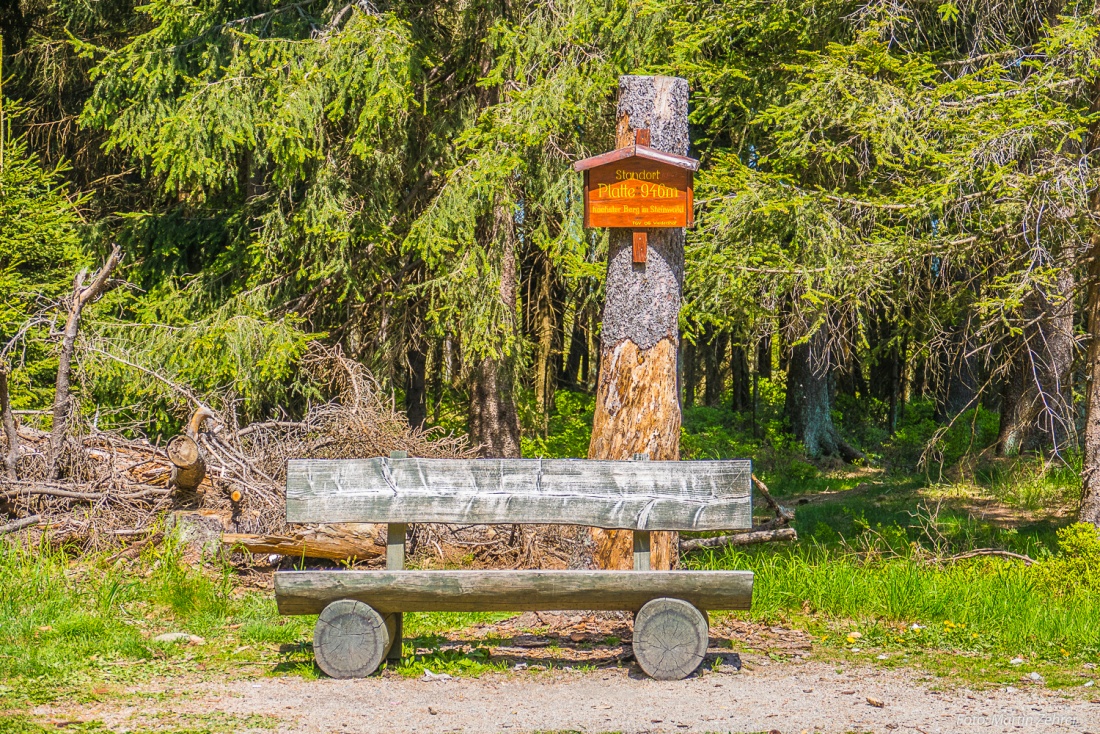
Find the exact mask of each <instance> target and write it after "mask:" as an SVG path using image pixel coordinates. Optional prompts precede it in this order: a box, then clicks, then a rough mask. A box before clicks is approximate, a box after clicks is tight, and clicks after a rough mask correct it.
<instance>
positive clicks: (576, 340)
mask: <svg viewBox="0 0 1100 734" xmlns="http://www.w3.org/2000/svg"><path fill="white" fill-rule="evenodd" d="M583 297H584V294H583V293H578V295H577V298H578V300H579V299H581V298H583ZM582 358H583V359H585V360H586V359H587V358H588V303H587V301H583V302H582V303H581V304H580V305H579V306H578V307H577V309H576V311H575V312H574V313H573V328H572V329H571V330H570V333H569V355H568V356H567V357H566V360H565V368H564V369H563V370H562V376H561V382H562V385H564V386H568V387H571V388H574V389H575V388H583V387H586V385H584V384H583V383H585V382H587V375H583V376H582V372H581V363H582ZM586 368H587V365H586Z"/></svg>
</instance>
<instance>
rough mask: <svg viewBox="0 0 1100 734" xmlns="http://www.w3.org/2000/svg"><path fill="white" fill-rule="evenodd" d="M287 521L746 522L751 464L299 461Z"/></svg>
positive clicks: (685, 526) (697, 525) (671, 526)
mask: <svg viewBox="0 0 1100 734" xmlns="http://www.w3.org/2000/svg"><path fill="white" fill-rule="evenodd" d="M286 494H287V502H286V508H287V509H286V514H287V521H288V522H292V523H293V522H296V523H335V522H367V523H410V522H438V523H453V524H470V525H473V524H491V523H500V524H507V523H517V524H525V523H536V524H547V525H553V524H557V525H591V526H595V527H601V528H621V529H631V530H736V529H746V528H750V527H752V462H751V461H748V460H733V461H586V460H577V459H387V458H377V459H298V460H292V461H290V462H289V463H288V465H287V493H286Z"/></svg>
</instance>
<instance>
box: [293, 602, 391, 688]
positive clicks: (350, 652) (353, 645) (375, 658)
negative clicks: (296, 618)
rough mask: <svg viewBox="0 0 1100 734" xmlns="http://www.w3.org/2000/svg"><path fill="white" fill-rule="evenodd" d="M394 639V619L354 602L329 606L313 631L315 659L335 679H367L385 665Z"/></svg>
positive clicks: (333, 603) (335, 603) (322, 613)
mask: <svg viewBox="0 0 1100 734" xmlns="http://www.w3.org/2000/svg"><path fill="white" fill-rule="evenodd" d="M393 640H394V619H393V616H392V615H388V616H383V615H381V614H379V613H378V612H377V611H376V610H374V609H371V608H370V607H369V606H368V605H366V604H364V603H362V602H359V601H355V600H352V599H339V600H337V601H334V602H332V603H331V604H329V605H328V606H326V607H325V608H324V609H323V610H322V611H321V614H320V616H319V617H318V618H317V624H316V626H315V627H314V628H313V657H314V659H315V660H316V661H317V665H318V667H320V668H321V670H323V671H325V674H326V675H328V676H329V677H331V678H363V677H366V676H368V675H370V674H371V673H373V672H374V671H375V670H377V669H378V666H379V665H380V664H381V663H382V659H383V658H384V657H385V655H386V651H387V650H389V648H390V645H391V643H392V642H393Z"/></svg>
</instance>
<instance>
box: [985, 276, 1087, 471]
mask: <svg viewBox="0 0 1100 734" xmlns="http://www.w3.org/2000/svg"><path fill="white" fill-rule="evenodd" d="M1074 286H1075V283H1074V278H1073V273H1072V272H1071V271H1070V269H1069V268H1063V269H1061V270H1060V271H1059V273H1058V282H1057V284H1056V286H1055V289H1056V290H1055V292H1054V293H1047V292H1044V291H1042V290H1039V289H1036V291H1035V293H1034V294H1032V297H1031V298H1030V299H1028V301H1029V302H1028V303H1026V304H1025V309H1024V318H1025V320H1026V321H1027V323H1026V324H1025V326H1024V330H1023V333H1022V334H1021V335H1020V338H1019V342H1018V344H1017V345H1016V353H1015V355H1014V356H1013V360H1012V371H1011V373H1010V375H1009V378H1008V381H1007V383H1006V385H1005V391H1004V396H1003V399H1002V401H1001V428H1000V433H999V435H998V437H997V453H998V454H1000V455H1001V456H1009V455H1013V454H1018V453H1020V452H1021V451H1034V450H1036V449H1039V448H1041V447H1043V446H1044V445H1046V446H1051V447H1052V448H1054V449H1055V450H1056V451H1057V450H1059V449H1061V448H1062V447H1063V446H1065V443H1066V440H1067V438H1068V437H1069V436H1070V435H1072V431H1073V429H1074V415H1073V394H1072V389H1071V388H1072V386H1071V383H1070V378H1071V370H1072V368H1073V358H1074V351H1075V346H1076V345H1075V343H1074V337H1073V291H1074Z"/></svg>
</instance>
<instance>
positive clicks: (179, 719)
mask: <svg viewBox="0 0 1100 734" xmlns="http://www.w3.org/2000/svg"><path fill="white" fill-rule="evenodd" d="M731 659H732V660H731ZM722 660H724V661H725V662H726V664H720V665H718V666H713V665H712V666H711V668H706V669H704V670H702V671H701V672H700V673H699V674H697V675H695V676H693V677H691V678H689V679H687V680H683V681H677V682H658V681H654V680H650V679H648V678H646V677H644V676H643V675H642V674H641V672H640V671H639V670H638V669H637V667H636V666H633V665H624V666H623V667H621V668H615V669H602V670H601V669H596V670H588V671H583V672H582V671H554V672H541V671H534V670H530V669H528V670H522V669H521V670H517V671H514V672H510V673H499V674H491V675H485V676H482V677H480V678H447V677H442V676H441V677H435V678H429V677H428V676H425V677H423V678H418V679H407V678H400V677H397V676H394V675H387V676H381V677H379V676H375V677H371V678H367V679H362V680H352V681H338V680H329V679H321V680H312V681H311V680H304V679H302V678H298V677H280V678H271V677H256V678H245V679H239V680H230V681H210V680H206V681H203V680H199V679H194V680H182V681H181V680H179V679H175V680H172V681H171V682H170V683H168V684H166V685H164V686H158V685H156V684H153V685H148V684H146V685H144V686H142V687H141V691H140V692H137V691H135V693H138V695H137V696H136V697H134V698H131V699H129V700H128V701H127V702H126V703H125V704H123V705H120V704H118V703H103V704H86V705H83V706H75V705H74V706H71V707H61V708H54V707H42V708H40V709H38V710H36V711H34V712H33V714H34V715H35V718H37V719H39V720H40V721H51V722H54V723H56V724H58V725H59V727H63V726H64V725H65V723H66V722H72V721H81V720H83V721H87V720H93V719H94V720H98V721H100V722H102V723H103V724H105V725H106V726H107V727H109V728H111V729H114V730H116V731H119V730H126V729H133V728H139V727H150V728H155V727H157V726H158V723H159V724H165V723H168V721H172V722H173V723H175V724H176V725H177V726H178V724H179V723H186V722H188V721H189V720H193V721H200V720H201V721H205V722H209V721H210V720H211V716H223V717H224V718H223V721H224V722H227V723H230V722H236V723H235V724H234V725H233V726H231V727H229V729H228V730H231V731H234V732H245V731H250V730H253V729H254V730H256V731H263V730H268V731H270V730H272V729H273V730H275V731H278V732H287V733H290V732H295V733H297V732H301V733H302V734H315V733H316V734H322V733H323V734H330V733H333V732H335V733H337V734H352V733H363V734H366V733H367V732H380V733H381V732H385V734H404V733H406V732H468V733H469V734H480V733H485V734H498V733H499V732H545V731H579V732H781V733H782V734H789V733H791V732H796V733H798V732H838V733H843V732H880V733H884V734H885V733H891V734H892V733H893V732H897V733H898V734H903V733H904V734H909V733H911V732H918V733H919V734H949V733H950V734H954V733H955V732H981V733H983V734H986V733H993V732H1012V733H1013V734H1016V733H1017V732H1019V733H1020V734H1031V733H1034V734H1051V733H1054V732H1092V733H1093V734H1100V701H1098V702H1090V701H1088V700H1081V699H1069V698H1064V697H1062V696H1060V695H1058V694H1057V693H1056V692H1052V691H1048V690H1045V689H1038V688H1036V689H1019V690H1017V689H1010V690H1009V689H1000V690H997V691H985V692H973V691H968V690H966V689H951V690H935V689H933V688H931V687H930V686H929V685H928V684H927V683H922V682H920V681H919V680H918V678H917V676H916V675H915V674H914V673H912V672H910V671H907V670H887V669H881V668H857V667H851V666H846V667H845V668H844V669H843V670H842V672H837V670H838V668H837V667H835V666H832V665H828V664H824V663H821V662H813V661H811V662H798V661H787V662H778V663H777V662H772V661H769V660H768V659H767V658H763V657H757V656H753V655H746V656H745V660H744V662H745V665H743V666H742V667H741V668H740V669H738V667H737V666H736V664H735V663H736V656H732V655H729V654H728V653H727V654H726V656H725V657H724V658H722V659H721V660H720V662H721V661H722ZM708 662H711V661H708ZM714 667H717V671H716V670H714V669H712V668H714ZM750 668H751V669H750ZM258 722H259V723H258ZM59 730H63V729H61V728H59Z"/></svg>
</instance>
